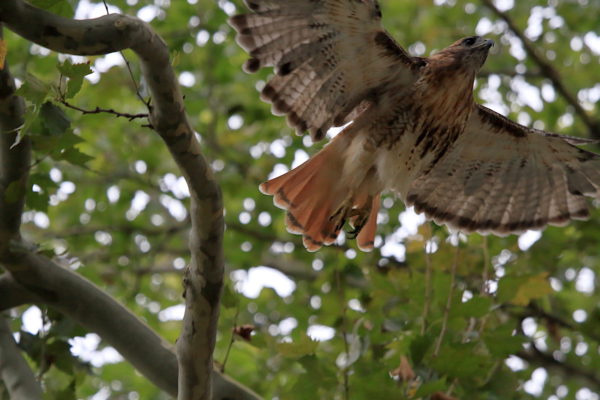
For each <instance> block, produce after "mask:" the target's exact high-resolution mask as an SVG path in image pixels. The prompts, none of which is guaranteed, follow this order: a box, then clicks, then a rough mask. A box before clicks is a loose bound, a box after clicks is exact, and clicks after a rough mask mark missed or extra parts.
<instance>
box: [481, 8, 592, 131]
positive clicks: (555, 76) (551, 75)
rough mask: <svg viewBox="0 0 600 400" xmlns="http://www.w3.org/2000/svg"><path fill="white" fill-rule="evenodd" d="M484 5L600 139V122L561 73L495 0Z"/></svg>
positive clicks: (589, 129)
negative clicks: (510, 32)
mask: <svg viewBox="0 0 600 400" xmlns="http://www.w3.org/2000/svg"><path fill="white" fill-rule="evenodd" d="M482 2H483V4H485V6H486V7H488V8H489V9H490V10H492V12H493V13H494V14H496V15H497V16H498V17H499V18H500V19H502V20H503V21H504V22H506V24H507V25H508V28H509V29H510V30H511V31H512V32H513V33H514V34H515V36H517V37H518V38H519V39H520V40H521V42H522V43H523V47H524V48H525V51H526V52H527V55H528V56H529V57H530V58H531V59H532V60H533V62H534V63H536V64H537V66H538V67H539V69H540V73H541V74H542V75H544V76H545V77H546V78H548V79H549V80H550V81H551V82H552V85H553V86H554V88H555V89H556V91H557V92H558V93H560V94H561V95H562V96H563V97H564V98H565V100H566V101H567V103H569V104H570V105H571V106H572V107H573V108H574V109H575V113H576V114H577V115H578V116H579V117H580V118H581V120H582V121H583V123H584V124H585V125H586V126H587V128H588V131H589V135H590V137H593V138H597V139H600V120H596V119H594V118H593V117H592V116H591V115H589V114H588V113H587V112H586V111H585V110H584V109H583V107H582V106H581V104H579V102H578V101H577V98H576V97H575V96H574V95H573V94H572V93H571V92H570V91H569V89H567V87H566V86H565V84H564V81H563V79H562V78H561V76H560V73H559V72H558V71H557V70H556V69H555V68H554V67H553V66H552V64H550V63H549V62H548V61H547V60H546V59H545V58H544V57H543V56H542V55H540V54H539V52H538V51H537V50H536V48H535V47H534V45H533V43H531V41H530V40H529V39H528V38H527V37H526V36H525V34H524V33H523V32H522V31H521V30H520V29H519V28H518V27H517V25H516V24H515V22H514V21H513V20H512V18H511V17H510V16H509V15H508V14H507V13H505V12H503V11H500V10H499V9H498V8H497V7H496V6H495V5H494V2H493V0H482Z"/></svg>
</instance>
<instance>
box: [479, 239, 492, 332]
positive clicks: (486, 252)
mask: <svg viewBox="0 0 600 400" xmlns="http://www.w3.org/2000/svg"><path fill="white" fill-rule="evenodd" d="M481 247H482V253H483V273H482V274H481V280H482V282H481V295H482V296H489V295H490V288H489V285H488V281H489V280H490V277H489V274H490V269H491V268H490V267H491V265H490V249H489V245H488V238H487V236H484V237H483V245H482V246H481ZM488 316H489V315H484V316H483V317H482V318H481V321H480V322H479V334H480V335H481V333H482V332H483V330H484V329H485V324H486V323H487V320H488Z"/></svg>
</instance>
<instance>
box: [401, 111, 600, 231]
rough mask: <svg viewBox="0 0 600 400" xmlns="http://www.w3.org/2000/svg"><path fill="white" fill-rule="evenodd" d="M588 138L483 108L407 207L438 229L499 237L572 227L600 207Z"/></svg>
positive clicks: (597, 164) (599, 161) (412, 191)
mask: <svg viewBox="0 0 600 400" xmlns="http://www.w3.org/2000/svg"><path fill="white" fill-rule="evenodd" d="M585 142H593V141H586V140H584V139H578V138H574V137H569V136H562V135H557V134H554V133H549V132H544V131H540V130H537V129H529V128H526V127H524V126H522V125H519V124H516V123H514V122H512V121H511V120H509V119H507V118H505V117H503V116H502V115H500V114H498V113H496V112H494V111H492V110H490V109H488V108H486V107H483V106H481V105H476V106H475V109H474V110H473V112H472V114H471V116H470V119H469V121H468V123H467V127H466V129H465V131H464V133H463V134H462V135H461V136H460V137H459V138H458V139H457V141H456V143H455V145H454V146H453V147H452V148H451V149H450V150H449V151H448V153H447V154H446V155H445V156H444V157H442V158H441V159H440V160H439V161H438V163H437V164H436V165H435V166H433V167H432V168H428V170H429V171H428V172H426V173H423V174H422V175H421V176H419V177H418V178H417V179H415V180H414V181H413V182H412V183H411V185H410V188H409V190H408V193H407V194H406V203H407V205H414V206H415V210H416V211H417V212H425V214H426V215H427V216H428V217H429V218H432V219H434V220H435V221H436V222H438V223H444V224H447V225H449V226H452V227H455V228H458V229H460V230H463V231H467V232H469V231H478V232H481V233H488V232H492V233H495V234H499V235H506V234H508V233H518V232H521V231H523V230H526V229H539V228H542V227H544V226H545V225H547V224H551V225H564V224H566V223H567V222H568V221H569V220H570V219H585V218H586V217H588V215H589V211H588V204H587V201H586V200H585V197H584V196H590V197H593V198H595V199H596V200H600V156H599V155H597V154H594V153H591V152H588V151H585V150H582V149H580V148H578V147H575V146H574V145H575V144H583V143H585Z"/></svg>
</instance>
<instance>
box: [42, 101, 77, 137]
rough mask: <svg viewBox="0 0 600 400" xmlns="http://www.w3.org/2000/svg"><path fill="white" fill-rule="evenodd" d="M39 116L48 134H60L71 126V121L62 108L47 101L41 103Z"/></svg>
mask: <svg viewBox="0 0 600 400" xmlns="http://www.w3.org/2000/svg"><path fill="white" fill-rule="evenodd" d="M40 118H41V119H42V123H43V124H44V127H45V128H46V129H47V132H48V133H49V134H50V135H61V134H63V133H65V132H66V131H67V129H69V127H70V126H71V121H70V120H69V117H67V114H65V112H64V111H63V110H62V108H60V107H57V106H55V105H54V104H52V103H50V102H49V101H47V102H45V103H44V104H42V107H41V109H40Z"/></svg>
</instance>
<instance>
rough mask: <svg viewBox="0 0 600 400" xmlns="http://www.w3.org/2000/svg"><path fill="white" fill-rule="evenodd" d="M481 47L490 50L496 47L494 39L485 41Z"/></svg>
mask: <svg viewBox="0 0 600 400" xmlns="http://www.w3.org/2000/svg"><path fill="white" fill-rule="evenodd" d="M481 45H482V46H485V47H487V48H488V49H489V48H490V47H492V46H493V45H494V41H493V40H492V39H485V40H484V41H483V43H482V44H481Z"/></svg>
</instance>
